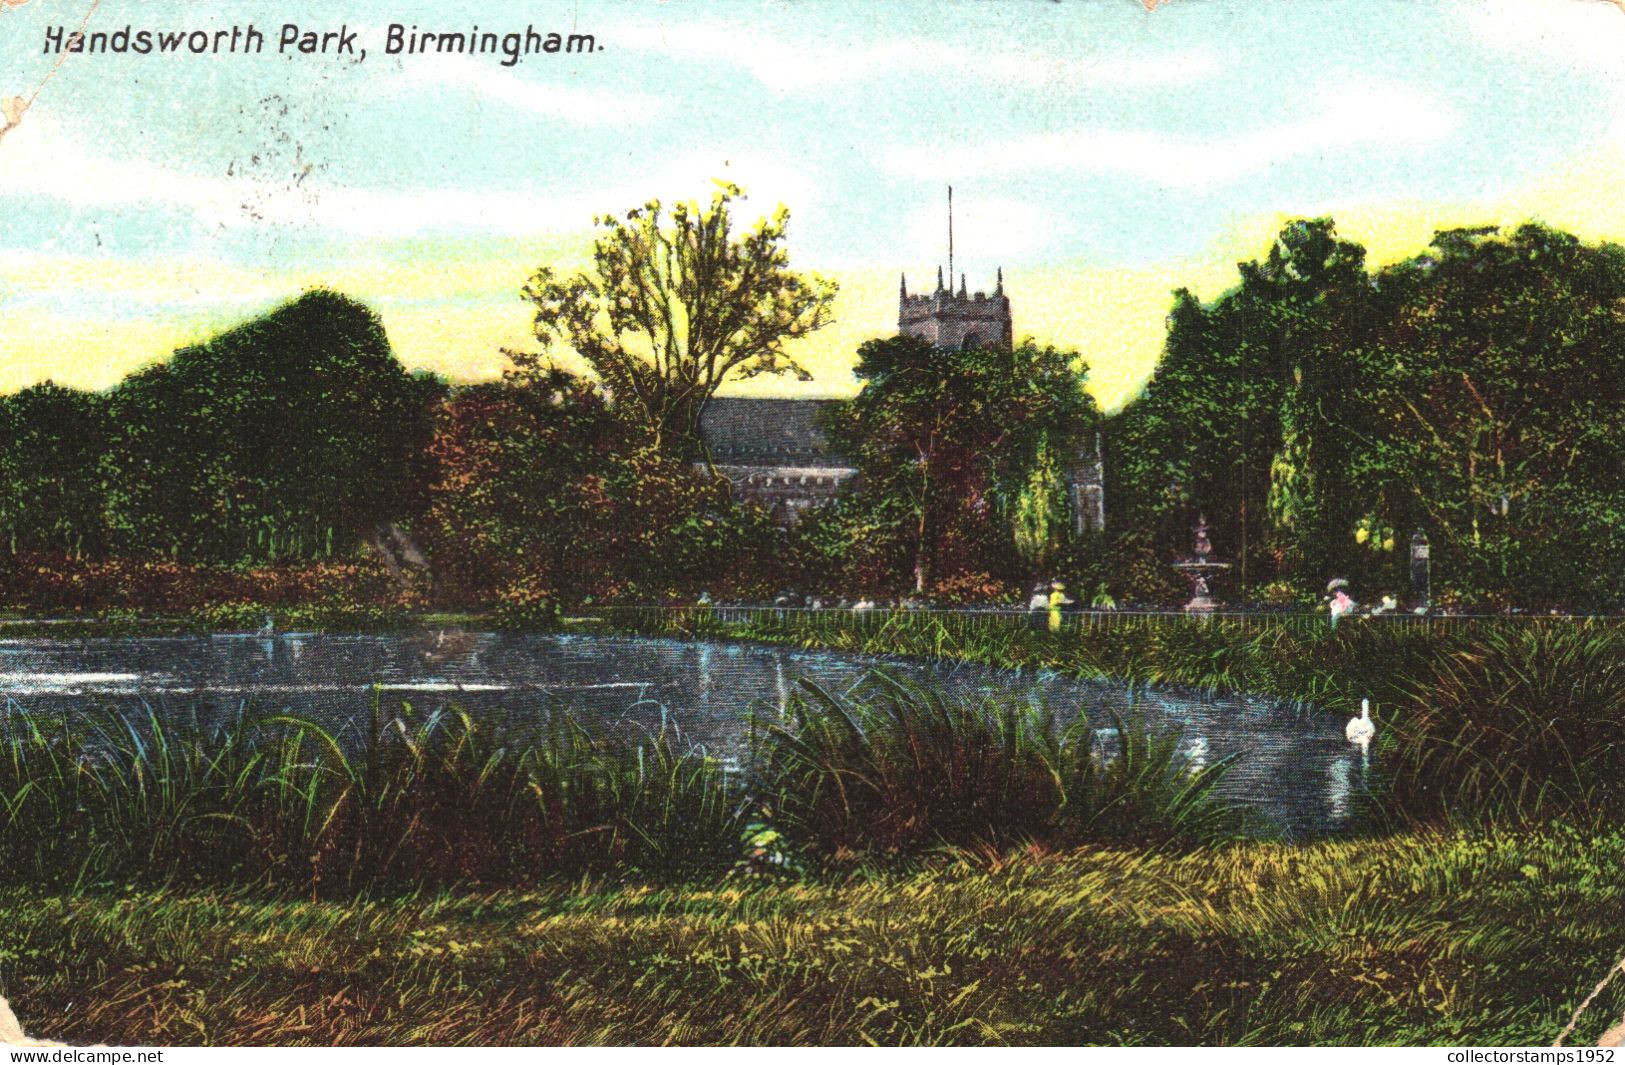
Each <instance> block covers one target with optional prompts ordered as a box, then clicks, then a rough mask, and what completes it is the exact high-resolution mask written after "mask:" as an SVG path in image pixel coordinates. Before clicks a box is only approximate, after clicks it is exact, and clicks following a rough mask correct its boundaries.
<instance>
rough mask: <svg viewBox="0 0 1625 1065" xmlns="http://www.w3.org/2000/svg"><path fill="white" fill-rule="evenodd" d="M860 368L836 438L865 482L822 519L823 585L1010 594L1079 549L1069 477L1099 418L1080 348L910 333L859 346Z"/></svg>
mask: <svg viewBox="0 0 1625 1065" xmlns="http://www.w3.org/2000/svg"><path fill="white" fill-rule="evenodd" d="M853 373H854V374H855V375H856V376H857V377H858V378H859V379H860V380H861V381H863V382H864V386H863V389H862V391H860V392H859V393H858V395H857V397H856V398H854V399H853V400H851V401H850V402H847V403H844V404H842V405H840V406H839V407H838V408H836V410H835V412H834V414H833V417H832V418H831V421H830V425H829V430H830V436H831V440H832V443H833V445H834V448H835V450H836V451H837V452H839V453H841V454H845V455H848V456H850V457H851V458H852V459H853V460H854V461H855V462H856V463H857V466H858V469H859V472H860V474H861V479H860V485H861V487H860V488H859V490H858V492H857V493H856V494H855V495H854V496H852V497H851V498H849V499H847V500H844V501H842V502H841V503H840V504H838V505H837V508H836V510H835V512H834V513H832V514H829V515H824V516H821V518H822V524H823V525H824V526H826V528H823V529H819V534H821V535H822V537H823V542H822V543H819V544H818V545H817V547H818V548H819V549H821V554H822V555H823V556H824V557H823V558H822V559H821V561H822V562H823V564H824V566H825V580H826V581H828V580H829V579H830V578H831V577H837V578H841V577H844V578H845V579H846V580H847V581H848V582H850V583H855V584H859V585H862V586H867V587H872V588H880V589H885V590H888V591H893V592H896V591H904V590H908V591H912V592H914V593H916V594H922V595H923V594H930V593H937V594H941V593H942V592H943V591H944V590H945V586H951V583H952V581H953V580H954V579H956V578H957V579H959V580H961V581H962V580H964V579H966V578H970V579H972V580H974V579H976V578H978V577H980V578H981V579H982V580H983V581H984V582H987V583H993V586H994V587H995V588H998V589H1000V590H1002V589H1003V588H1004V587H1005V586H1007V585H1009V584H1017V583H1022V582H1025V581H1026V580H1029V579H1031V576H1032V574H1033V573H1034V570H1035V569H1036V568H1038V567H1040V566H1042V565H1044V564H1045V563H1048V562H1049V561H1051V560H1052V559H1053V558H1054V557H1055V556H1056V555H1057V554H1058V553H1059V552H1060V551H1061V550H1062V549H1063V548H1064V547H1065V545H1067V544H1069V543H1070V542H1071V541H1072V539H1073V537H1072V534H1071V528H1070V517H1069V515H1070V507H1069V501H1068V499H1067V485H1066V483H1065V481H1064V476H1063V472H1062V471H1063V470H1065V469H1068V468H1071V467H1072V466H1074V465H1075V464H1076V462H1077V458H1076V456H1077V455H1078V453H1079V452H1081V451H1083V450H1084V449H1086V448H1089V447H1092V446H1093V434H1094V430H1095V428H1096V427H1097V425H1098V420H1099V417H1098V412H1097V411H1096V408H1095V405H1094V401H1093V400H1092V399H1090V398H1089V396H1088V395H1087V394H1086V393H1085V392H1084V390H1083V385H1084V382H1085V380H1086V377H1087V371H1086V369H1084V368H1083V367H1082V366H1081V365H1080V362H1079V359H1078V356H1077V355H1076V353H1072V352H1063V351H1058V350H1056V349H1055V348H1048V347H1039V346H1038V345H1036V344H1033V343H1031V342H1027V343H1023V344H1019V345H1017V346H1016V347H1015V348H1004V347H992V348H969V349H964V350H949V349H941V348H935V347H933V346H931V345H930V344H929V343H927V342H926V341H923V340H919V339H917V338H914V337H906V336H904V337H893V338H889V339H886V340H871V341H868V342H866V343H865V344H863V346H862V347H860V348H859V349H858V363H857V367H856V368H855V369H854V371H853ZM819 524H820V522H819V519H815V520H814V522H813V524H812V526H811V527H810V528H809V530H806V531H803V532H802V534H801V535H802V537H803V542H810V540H811V538H812V537H813V536H814V535H818V534H815V533H814V532H813V531H812V530H813V529H817V528H818V526H819ZM994 582H997V583H994Z"/></svg>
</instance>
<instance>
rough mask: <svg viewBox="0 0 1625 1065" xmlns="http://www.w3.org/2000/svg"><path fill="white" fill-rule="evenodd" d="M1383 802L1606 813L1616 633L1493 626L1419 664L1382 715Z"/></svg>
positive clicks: (1622, 715)
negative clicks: (1386, 798) (1388, 778)
mask: <svg viewBox="0 0 1625 1065" xmlns="http://www.w3.org/2000/svg"><path fill="white" fill-rule="evenodd" d="M1384 725H1385V726H1386V730H1385V731H1386V732H1387V734H1388V736H1389V741H1388V742H1387V743H1386V744H1385V745H1384V747H1383V752H1384V754H1385V756H1386V757H1387V759H1388V760H1389V761H1391V762H1392V764H1393V766H1394V769H1393V774H1392V777H1393V779H1392V784H1391V787H1390V792H1391V802H1392V803H1393V804H1394V806H1395V807H1396V809H1398V810H1400V811H1402V812H1403V813H1404V814H1405V815H1406V816H1408V817H1410V818H1411V819H1413V820H1429V821H1437V820H1454V821H1464V820H1466V821H1475V820H1476V821H1483V820H1485V819H1492V820H1495V821H1499V822H1509V821H1511V822H1531V821H1538V820H1544V819H1551V818H1558V817H1561V818H1565V819H1571V820H1572V819H1580V820H1585V821H1589V822H1591V823H1593V824H1607V823H1610V822H1614V823H1617V818H1618V816H1619V814H1620V813H1621V811H1622V810H1625V636H1622V635H1621V634H1620V632H1619V631H1618V630H1617V629H1614V628H1611V627H1601V626H1587V625H1580V626H1565V627H1563V628H1555V627H1533V628H1523V629H1511V628H1495V629H1490V630H1488V631H1485V632H1482V633H1479V634H1477V635H1475V636H1474V637H1473V638H1472V639H1470V640H1469V641H1468V642H1466V643H1465V644H1464V645H1463V646H1460V647H1458V648H1456V649H1454V650H1452V651H1451V652H1449V653H1448V654H1445V655H1442V656H1440V657H1439V658H1437V659H1436V660H1434V661H1433V662H1431V663H1430V664H1429V665H1428V666H1427V668H1425V669H1423V670H1421V671H1419V673H1418V675H1416V677H1415V679H1414V680H1412V681H1411V682H1410V683H1409V685H1408V687H1407V690H1406V691H1405V693H1404V695H1403V697H1402V698H1401V699H1399V700H1398V701H1397V702H1396V704H1395V705H1394V706H1393V708H1392V711H1391V713H1390V714H1389V715H1388V720H1387V721H1386V722H1384Z"/></svg>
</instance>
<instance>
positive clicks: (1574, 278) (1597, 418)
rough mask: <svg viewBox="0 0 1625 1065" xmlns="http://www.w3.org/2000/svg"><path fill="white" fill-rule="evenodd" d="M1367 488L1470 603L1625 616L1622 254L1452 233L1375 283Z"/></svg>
mask: <svg viewBox="0 0 1625 1065" xmlns="http://www.w3.org/2000/svg"><path fill="white" fill-rule="evenodd" d="M1378 285H1379V288H1380V290H1381V291H1382V292H1383V293H1384V297H1385V300H1386V302H1387V306H1386V307H1385V309H1384V311H1383V314H1382V315H1381V322H1380V328H1379V329H1378V331H1377V333H1376V336H1375V337H1374V338H1373V339H1372V341H1371V343H1370V345H1369V347H1368V348H1367V350H1366V352H1365V353H1364V356H1365V357H1364V364H1365V370H1364V373H1363V376H1362V384H1361V389H1360V391H1361V400H1362V402H1363V404H1364V406H1365V408H1366V412H1365V414H1364V423H1365V425H1366V426H1368V428H1367V429H1366V430H1365V431H1364V432H1363V433H1362V434H1361V436H1360V438H1359V440H1358V445H1359V447H1358V463H1357V465H1356V473H1357V474H1358V477H1357V483H1358V484H1359V485H1360V486H1361V487H1362V488H1363V498H1364V501H1365V503H1366V506H1367V507H1368V508H1369V510H1370V519H1369V523H1373V524H1375V525H1378V526H1381V527H1385V528H1387V529H1398V530H1400V531H1404V530H1406V529H1409V528H1413V527H1415V528H1422V529H1425V530H1426V531H1427V532H1428V535H1429V538H1430V540H1431V541H1432V542H1433V545H1434V562H1435V570H1436V573H1437V581H1438V583H1439V584H1440V585H1442V586H1443V587H1445V588H1449V587H1451V586H1452V585H1453V586H1454V587H1455V588H1456V589H1457V590H1458V591H1459V592H1460V593H1461V594H1463V595H1464V596H1466V597H1469V598H1472V599H1482V598H1488V599H1490V600H1492V601H1500V602H1509V603H1525V604H1531V605H1548V604H1555V603H1561V604H1563V605H1567V606H1586V607H1595V606H1601V605H1611V604H1614V603H1617V601H1618V600H1619V598H1620V594H1621V593H1620V589H1619V586H1618V566H1619V559H1620V558H1621V557H1625V507H1622V506H1621V504H1620V500H1621V499H1625V472H1622V471H1625V425H1622V423H1621V421H1620V419H1619V417H1618V414H1617V412H1618V410H1619V408H1620V405H1621V403H1625V248H1621V247H1620V246H1618V245H1613V244H1603V245H1600V246H1586V245H1584V244H1582V243H1581V242H1580V241H1578V240H1576V239H1575V238H1574V237H1573V236H1571V235H1569V234H1567V233H1561V232H1556V231H1554V230H1551V229H1549V228H1546V227H1544V226H1540V225H1534V224H1529V225H1524V226H1522V227H1520V228H1518V229H1517V230H1516V231H1514V232H1511V233H1502V232H1499V231H1497V230H1494V229H1467V230H1450V231H1446V232H1442V233H1439V234H1438V235H1437V236H1436V237H1435V239H1434V241H1433V244H1432V246H1431V248H1430V249H1429V251H1428V252H1427V253H1425V254H1423V255H1419V256H1416V257H1414V258H1412V259H1409V260H1406V261H1405V262H1402V263H1398V264H1396V265H1394V266H1392V267H1390V268H1388V269H1386V270H1384V271H1383V272H1382V273H1381V274H1380V275H1379V276H1378Z"/></svg>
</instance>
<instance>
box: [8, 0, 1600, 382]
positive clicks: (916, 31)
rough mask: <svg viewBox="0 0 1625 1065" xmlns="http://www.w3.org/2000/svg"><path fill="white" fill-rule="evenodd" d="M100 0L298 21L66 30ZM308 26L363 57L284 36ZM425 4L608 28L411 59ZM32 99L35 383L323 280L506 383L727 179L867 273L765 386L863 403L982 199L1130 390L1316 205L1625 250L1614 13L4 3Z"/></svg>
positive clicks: (446, 10) (975, 251)
mask: <svg viewBox="0 0 1625 1065" xmlns="http://www.w3.org/2000/svg"><path fill="white" fill-rule="evenodd" d="M87 13H88V14H89V22H88V28H89V30H90V31H91V32H97V31H101V32H106V33H109V34H111V33H114V32H115V31H118V30H122V29H124V28H125V27H129V28H130V29H131V30H132V31H133V32H139V31H140V30H143V29H147V30H150V31H153V32H154V33H155V34H156V33H158V32H161V31H188V32H190V31H194V30H203V31H208V32H210V33H212V32H214V31H220V30H224V31H228V32H229V31H230V30H231V28H232V27H234V26H236V27H247V26H248V25H250V24H252V25H253V26H254V27H255V28H257V29H258V30H259V31H260V32H261V33H263V34H264V35H265V37H266V41H265V45H264V49H263V51H262V52H260V53H258V54H243V53H240V52H239V53H237V54H231V53H224V54H208V53H205V54H202V55H194V54H192V53H190V52H189V51H188V52H183V53H180V54H174V53H171V54H166V55H146V56H141V55H128V54H126V55H115V54H68V55H66V56H59V55H56V54H51V53H49V52H48V51H47V49H46V41H47V31H48V30H49V29H50V28H51V27H64V28H65V30H66V31H67V32H69V33H71V32H72V31H73V30H74V29H76V28H77V27H78V26H79V25H80V24H81V21H82V20H84V19H85V17H86V15H87ZM288 23H292V24H294V25H296V26H297V27H298V28H299V29H298V32H299V33H300V34H303V33H305V32H307V31H316V32H317V33H318V34H320V33H323V32H328V31H338V30H340V29H341V27H342V28H343V29H345V30H347V31H349V32H352V33H353V34H354V42H355V43H354V46H353V47H354V48H355V53H354V54H345V55H335V54H331V53H329V54H319V53H315V54H303V53H300V52H298V51H297V50H296V49H295V50H290V51H287V52H284V51H282V50H281V49H280V47H279V43H280V41H281V39H282V35H283V27H284V25H285V24H288ZM391 23H400V24H402V25H403V26H407V27H412V26H416V27H417V28H419V29H425V30H431V29H432V30H434V31H437V32H439V31H464V32H466V31H468V30H469V29H471V28H472V27H473V26H475V25H478V26H480V28H481V29H482V30H487V31H495V32H498V33H509V32H520V33H522V32H524V31H525V30H526V28H527V27H529V26H533V27H534V28H535V29H536V30H537V31H538V32H540V33H542V34H546V33H549V32H558V33H560V34H570V33H585V34H591V35H592V37H593V39H594V41H595V42H596V50H595V51H593V52H592V53H591V54H574V55H563V54H554V55H548V54H538V55H531V56H526V57H523V58H521V59H520V60H519V61H518V62H517V63H515V64H513V65H511V66H505V65H503V58H504V57H503V56H502V55H501V54H500V53H499V54H497V55H474V56H468V55H462V56H459V55H446V54H418V55H405V54H397V55H389V54H387V43H388V39H389V37H388V31H389V26H390V24H391ZM330 41H331V42H332V43H333V44H336V42H337V35H336V34H335V36H334V37H333V38H330ZM363 49H364V50H365V53H366V54H365V55H364V56H363V55H362V54H361V51H362V50H363ZM59 59H60V60H61V62H60V64H58V60H59ZM36 92H37V95H35V94H36ZM9 96H22V97H24V98H25V99H28V98H30V97H32V101H31V103H30V104H29V106H28V107H27V109H26V111H25V112H24V113H23V114H22V116H21V119H20V121H19V122H18V123H17V124H16V125H15V126H14V127H12V128H10V129H8V130H7V131H6V132H5V133H4V134H3V136H0V187H3V188H4V193H3V194H0V212H3V222H0V307H3V308H4V311H5V313H4V314H3V315H0V392H6V391H11V390H15V389H18V388H22V387H26V386H28V385H30V384H33V383H36V382H38V381H41V380H45V379H53V380H55V381H57V382H58V383H62V384H71V385H74V386H78V387H87V388H103V387H107V386H109V385H111V384H113V383H115V382H116V381H117V380H118V379H119V378H120V377H122V376H123V375H124V374H126V373H128V372H130V371H131V370H133V369H136V368H138V367H140V366H144V365H148V364H150V363H152V362H154V361H157V360H161V359H163V358H165V357H166V356H167V355H168V354H169V353H170V352H172V351H173V350H174V349H175V348H176V347H178V346H182V345H184V344H187V343H191V342H194V341H197V340H201V339H205V338H207V337H208V336H210V335H212V334H213V333H215V332H218V331H219V330H221V329H223V328H226V327H229V326H230V325H232V324H234V323H236V322H238V321H241V320H243V319H245V318H248V317H251V316H252V315H255V314H258V313H260V312H263V311H265V310H268V309H270V308H271V307H274V306H276V305H277V304H278V303H281V302H283V301H285V300H287V299H290V298H292V297H294V296H297V295H298V293H299V292H301V291H303V290H304V289H306V288H309V287H312V286H317V285H321V286H327V287H330V288H335V289H338V290H340V291H343V292H345V293H347V294H349V295H352V296H354V297H356V298H358V299H361V300H363V301H364V302H366V303H367V304H369V305H370V306H372V307H373V308H374V309H375V310H377V311H378V312H379V314H380V315H381V317H382V319H383V322H384V325H385V327H386V329H387V330H388V333H389V336H390V339H391V342H392V344H393V345H394V348H395V351H396V352H397V354H398V355H399V356H400V357H401V359H402V360H403V361H404V362H405V363H406V364H407V365H408V366H410V367H412V368H423V369H429V370H433V371H436V372H438V373H441V374H444V375H447V376H448V377H451V378H453V379H456V380H478V379H482V378H489V377H492V376H495V375H496V374H498V373H500V372H501V370H502V369H503V367H504V366H505V365H506V364H507V360H506V357H505V356H504V355H503V354H502V352H503V350H504V349H505V348H506V349H513V348H527V347H532V346H533V342H532V341H531V331H530V316H529V312H528V305H527V304H525V303H524V302H523V301H522V300H521V298H520V296H519V290H520V288H521V287H522V286H523V284H524V282H525V280H526V278H527V277H529V276H530V274H531V273H532V272H533V271H534V270H535V269H536V268H537V267H540V266H543V265H550V266H554V267H557V268H563V269H576V268H580V267H582V266H584V265H586V264H587V263H589V262H590V251H591V241H592V237H593V231H592V230H593V227H592V219H593V217H594V215H595V214H603V213H610V212H621V211H624V210H626V209H628V208H630V207H633V206H636V205H638V204H641V203H643V202H645V201H647V200H650V199H662V200H665V201H667V202H670V201H674V200H684V199H699V200H706V199H708V198H709V196H710V193H711V190H712V188H713V184H712V182H713V181H715V180H718V179H721V180H728V181H732V182H735V183H738V184H739V185H741V186H743V187H744V188H745V189H746V191H747V192H748V195H749V198H748V199H747V200H746V201H745V202H744V203H743V204H742V205H740V207H739V210H740V211H741V212H743V213H744V214H746V215H747V216H748V218H747V219H746V220H747V221H749V220H754V218H755V217H757V216H759V215H764V214H768V213H771V211H772V210H773V209H774V208H775V207H776V206H777V205H779V204H781V203H782V204H784V205H786V206H787V207H788V208H789V210H790V216H791V217H790V227H789V241H788V246H789V251H790V260H791V264H792V265H793V266H794V267H796V268H797V269H800V270H804V271H807V272H809V273H815V274H818V275H821V276H824V277H827V278H830V279H832V280H834V281H836V282H837V283H838V284H839V285H840V296H839V298H838V302H837V304H836V308H835V312H836V322H835V323H834V324H833V325H831V326H830V327H828V328H826V329H825V330H822V331H821V332H819V333H817V334H814V335H813V336H811V337H809V338H807V339H806V340H805V341H803V342H802V343H801V344H800V346H799V347H797V348H796V349H794V351H793V354H795V355H796V356H797V357H798V358H799V359H800V361H801V362H802V363H803V364H804V365H805V366H806V367H807V368H808V369H809V370H810V371H811V372H812V373H813V375H814V379H813V381H812V382H810V383H807V384H798V383H795V382H794V381H792V380H790V379H789V378H771V377H770V378H757V379H754V380H752V381H750V382H748V383H746V384H744V385H742V386H737V387H734V388H732V389H731V391H734V392H736V393H742V394H758V395H760V394H774V395H806V396H813V395H819V396H827V395H847V394H850V393H851V392H853V391H854V390H855V388H856V382H855V381H854V380H853V378H852V377H851V374H850V366H851V364H852V361H853V357H854V352H855V350H856V348H857V345H858V344H859V343H861V341H863V340H864V339H867V338H869V337H874V336H884V335H889V334H891V333H894V332H895V331H896V310H897V305H896V293H897V283H898V278H899V275H900V274H906V275H907V277H908V280H909V283H910V286H911V288H915V289H919V288H928V287H929V286H930V285H932V284H933V283H934V281H935V276H936V269H937V267H938V265H939V264H945V263H946V259H947V219H946V210H945V207H946V204H945V198H946V189H947V187H948V186H949V185H950V184H951V185H952V186H953V189H954V231H955V236H954V243H955V267H956V270H959V271H961V272H963V273H964V274H965V275H966V277H967V280H968V283H969V287H970V288H971V289H972V290H975V289H978V288H983V289H991V288H992V285H993V278H994V273H995V271H996V270H997V269H1000V268H1002V269H1003V271H1004V278H1005V290H1006V292H1007V293H1008V294H1009V296H1010V298H1011V301H1012V307H1013V316H1014V318H1015V331H1016V335H1017V336H1018V337H1023V336H1032V337H1033V338H1035V339H1037V340H1039V341H1040V342H1044V343H1053V344H1056V345H1059V346H1062V347H1065V348H1070V349H1075V350H1077V351H1078V352H1080V353H1081V354H1082V356H1083V358H1084V360H1085V361H1086V362H1087V364H1088V365H1089V367H1090V388H1091V390H1092V391H1093V392H1094V393H1095V395H1096V396H1097V397H1098V398H1099V399H1100V400H1101V401H1102V403H1103V404H1104V405H1106V406H1107V407H1108V408H1111V407H1116V406H1119V405H1120V404H1122V403H1123V402H1125V401H1127V400H1129V399H1131V397H1132V396H1133V395H1134V393H1135V392H1136V390H1137V389H1138V388H1139V387H1140V386H1141V385H1142V384H1143V383H1144V381H1145V380H1146V378H1147V376H1148V375H1149V374H1150V372H1151V370H1152V368H1153V366H1154V365H1155V362H1156V359H1157V356H1158V353H1159V351H1160V349H1161V344H1162V340H1163V336H1164V331H1165V316H1166V313H1167V310H1168V306H1169V302H1170V301H1169V294H1170V292H1171V291H1172V290H1173V289H1175V288H1177V287H1187V288H1190V289H1192V290H1193V291H1195V292H1196V293H1197V294H1198V295H1199V296H1201V297H1202V298H1204V299H1212V298H1214V297H1216V296H1218V295H1219V294H1220V293H1222V292H1223V291H1225V290H1226V289H1227V288H1229V287H1231V286H1232V285H1233V284H1235V282H1236V263H1237V262H1238V261H1244V260H1248V259H1252V258H1256V257H1259V256H1262V255H1263V254H1265V253H1266V252H1267V251H1268V248H1269V244H1270V240H1271V238H1272V236H1273V235H1274V233H1275V232H1277V231H1278V230H1279V228H1280V227H1281V225H1282V224H1283V223H1284V222H1286V221H1287V220H1290V219H1292V218H1297V217H1317V216H1323V215H1329V216H1331V217H1333V218H1334V219H1335V220H1336V221H1337V224H1338V229H1339V232H1340V233H1341V234H1342V235H1343V236H1345V237H1347V238H1350V239H1354V240H1357V241H1359V242H1361V243H1362V244H1364V245H1365V246H1366V247H1367V248H1368V249H1369V251H1370V254H1371V258H1372V260H1373V261H1374V262H1378V263H1381V262H1389V261H1394V260H1396V259H1399V258H1403V257H1405V256H1407V255H1410V254H1413V253H1415V252H1416V251H1418V250H1420V249H1421V248H1422V247H1423V246H1425V245H1426V243H1427V241H1428V240H1429V239H1430V237H1431V235H1432V233H1433V232H1434V231H1435V230H1437V229H1442V228H1450V227H1454V226H1460V225H1481V224H1501V225H1516V224H1518V223H1520V222H1522V221H1525V220H1527V219H1537V220H1540V221H1544V222H1546V223H1548V224H1551V225H1555V226H1558V227H1560V228H1564V229H1568V230H1570V231H1572V232H1575V233H1577V234H1579V235H1580V236H1582V237H1584V238H1586V239H1588V240H1601V239H1614V240H1625V179H1622V177H1621V175H1622V174H1625V10H1622V9H1621V7H1620V6H1618V5H1616V4H1614V3H1612V2H1611V0H1427V2H1423V0H1165V2H1164V3H1162V4H1161V5H1160V6H1158V7H1156V9H1155V10H1150V11H1148V10H1147V9H1146V7H1145V5H1144V4H1143V3H1141V2H1140V0H891V2H888V3H884V4H872V3H868V2H861V3H860V2H856V0H854V2H844V0H794V2H791V0H713V2H697V0H696V2H690V0H615V2H608V0H605V2H595V0H573V2H556V0H531V2H528V3H525V4H503V5H492V4H489V3H485V4H476V3H467V4H458V3H449V2H437V3H427V2H414V0H390V2H388V3H378V2H368V0H322V2H319V3H318V2H310V3H291V2H281V3H271V2H265V0H213V2H206V3H182V2H179V0H100V2H99V3H96V0H22V2H20V3H19V0H0V97H9Z"/></svg>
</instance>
